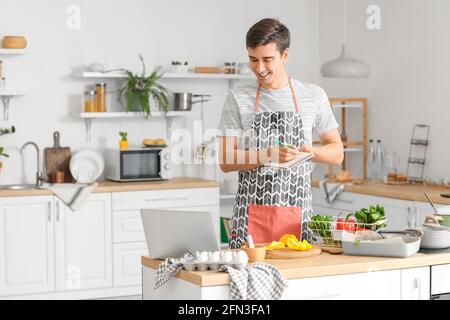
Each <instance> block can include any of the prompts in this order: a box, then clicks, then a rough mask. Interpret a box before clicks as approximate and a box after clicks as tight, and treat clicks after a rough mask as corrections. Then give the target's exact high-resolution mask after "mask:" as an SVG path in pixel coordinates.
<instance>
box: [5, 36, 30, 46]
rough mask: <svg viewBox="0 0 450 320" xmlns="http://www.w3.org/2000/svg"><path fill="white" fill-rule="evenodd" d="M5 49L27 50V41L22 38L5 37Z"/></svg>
mask: <svg viewBox="0 0 450 320" xmlns="http://www.w3.org/2000/svg"><path fill="white" fill-rule="evenodd" d="M2 46H3V48H5V49H25V47H26V46H27V40H26V39H25V37H22V36H5V37H3V40H2Z"/></svg>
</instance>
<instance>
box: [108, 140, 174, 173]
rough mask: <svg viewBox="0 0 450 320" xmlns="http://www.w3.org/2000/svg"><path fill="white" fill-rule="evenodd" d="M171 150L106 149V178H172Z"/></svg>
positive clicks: (150, 148)
mask: <svg viewBox="0 0 450 320" xmlns="http://www.w3.org/2000/svg"><path fill="white" fill-rule="evenodd" d="M171 160H172V159H171V155H170V151H169V149H167V148H163V147H161V148H160V147H144V148H134V149H125V150H120V149H107V150H106V161H105V162H106V179H108V180H112V181H151V180H166V179H170V178H172V163H171Z"/></svg>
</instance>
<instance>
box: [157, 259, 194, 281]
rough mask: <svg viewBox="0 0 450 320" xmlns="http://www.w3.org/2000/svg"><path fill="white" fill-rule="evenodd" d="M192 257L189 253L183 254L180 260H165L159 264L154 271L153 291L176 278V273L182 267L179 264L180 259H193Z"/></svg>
mask: <svg viewBox="0 0 450 320" xmlns="http://www.w3.org/2000/svg"><path fill="white" fill-rule="evenodd" d="M193 257H194V256H193V255H192V254H191V253H190V252H186V253H185V254H183V257H181V258H180V259H174V258H166V260H164V262H163V263H161V264H160V265H159V267H158V269H156V279H155V286H154V288H155V289H158V288H159V287H161V286H162V285H163V284H164V283H166V282H167V281H169V280H170V279H172V278H173V277H175V276H176V274H177V273H178V271H180V270H181V269H182V268H183V266H182V264H181V259H186V258H193Z"/></svg>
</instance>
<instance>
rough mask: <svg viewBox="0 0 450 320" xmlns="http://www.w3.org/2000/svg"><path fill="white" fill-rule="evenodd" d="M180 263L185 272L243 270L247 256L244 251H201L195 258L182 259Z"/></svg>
mask: <svg viewBox="0 0 450 320" xmlns="http://www.w3.org/2000/svg"><path fill="white" fill-rule="evenodd" d="M180 262H181V264H182V266H183V268H184V269H185V270H187V271H212V272H218V271H219V270H220V268H222V267H223V266H228V267H232V268H235V269H238V270H244V269H245V267H246V266H247V262H248V256H247V254H246V253H245V251H239V252H236V251H234V252H231V251H222V252H219V251H215V252H207V251H203V252H201V253H200V252H196V253H195V257H189V258H182V259H181V260H180Z"/></svg>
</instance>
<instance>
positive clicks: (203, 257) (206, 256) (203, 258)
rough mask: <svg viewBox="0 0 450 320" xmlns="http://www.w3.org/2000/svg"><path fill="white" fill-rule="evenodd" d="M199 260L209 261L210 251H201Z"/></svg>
mask: <svg viewBox="0 0 450 320" xmlns="http://www.w3.org/2000/svg"><path fill="white" fill-rule="evenodd" d="M198 261H199V262H206V261H208V252H206V251H202V252H201V253H200V256H199V258H198Z"/></svg>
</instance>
